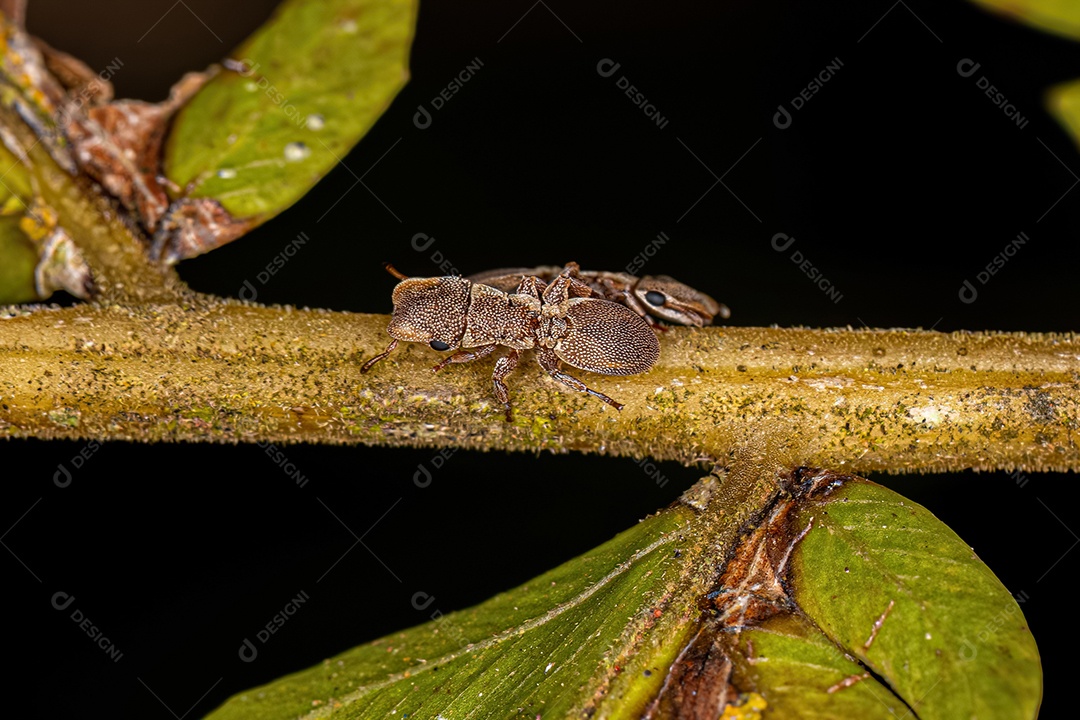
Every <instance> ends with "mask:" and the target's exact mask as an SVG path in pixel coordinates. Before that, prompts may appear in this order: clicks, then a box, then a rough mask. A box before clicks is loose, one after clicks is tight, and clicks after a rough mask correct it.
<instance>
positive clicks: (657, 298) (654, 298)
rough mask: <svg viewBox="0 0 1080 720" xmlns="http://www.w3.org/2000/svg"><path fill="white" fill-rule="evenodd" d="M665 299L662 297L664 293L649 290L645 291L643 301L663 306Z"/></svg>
mask: <svg viewBox="0 0 1080 720" xmlns="http://www.w3.org/2000/svg"><path fill="white" fill-rule="evenodd" d="M666 299H667V298H665V297H664V293H659V292H656V291H655V290H650V291H649V292H647V293H645V302H647V303H649V304H650V305H652V306H653V307H663V306H664V302H665V300H666Z"/></svg>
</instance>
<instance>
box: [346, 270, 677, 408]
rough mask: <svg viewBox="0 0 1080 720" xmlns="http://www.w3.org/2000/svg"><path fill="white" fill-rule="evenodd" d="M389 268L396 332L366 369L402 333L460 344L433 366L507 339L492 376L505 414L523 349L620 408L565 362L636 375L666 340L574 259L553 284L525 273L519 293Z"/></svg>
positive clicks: (466, 358) (564, 379) (409, 338)
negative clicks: (582, 276) (579, 275)
mask: <svg viewBox="0 0 1080 720" xmlns="http://www.w3.org/2000/svg"><path fill="white" fill-rule="evenodd" d="M573 267H576V265H574V266H573ZM386 268H387V270H389V271H390V273H391V274H392V275H394V277H396V278H398V279H400V280H401V282H400V283H398V284H397V286H396V287H395V288H394V294H393V301H394V314H393V318H392V319H391V320H390V325H388V326H387V328H386V332H387V333H388V334H389V335H390V337H392V338H394V339H393V341H392V342H391V343H390V345H389V346H387V348H386V350H385V351H384V352H382V353H380V354H378V355H376V356H375V357H373V358H371V359H370V360H368V361H367V362H366V363H364V366H363V367H362V368H361V369H360V371H361V372H367V371H368V370H370V369H371V366H372V365H374V364H375V363H377V362H379V361H380V360H382V359H383V358H385V357H386V356H387V355H389V354H390V353H391V352H392V351H393V350H394V348H396V347H397V344H398V341H400V340H404V341H406V342H422V343H427V344H428V345H429V346H430V347H431V348H432V349H433V350H438V351H440V352H445V351H447V350H454V351H455V352H454V354H453V355H450V356H449V357H447V358H445V359H443V361H442V362H440V363H439V364H438V365H436V366H435V367H433V368H432V370H434V371H435V372H438V371H439V370H442V369H443V368H444V367H446V366H447V365H448V364H450V363H465V362H472V361H473V360H479V359H480V358H483V357H486V356H488V355H490V354H491V353H492V352H493V351H494V350H495V348H496V347H497V346H499V345H504V346H506V347H508V348H510V352H508V353H507V354H506V355H504V356H503V357H501V358H499V360H498V361H497V362H496V363H495V372H494V373H493V374H492V380H493V381H494V383H495V396H496V397H498V398H499V402H501V403H502V404H503V407H504V408H506V419H507V420H510V419H511V413H510V395H509V393H508V392H507V389H506V384H505V383H503V380H504V379H505V378H506V376H507V375H509V374H510V373H511V372H512V371H513V370H514V368H515V367H517V364H518V361H519V360H520V357H521V352H522V351H524V350H533V351H535V352H536V359H537V361H538V362H539V363H540V367H542V368H544V370H546V371H547V373H548V374H549V375H551V377H553V378H555V379H556V380H558V381H559V382H561V383H562V384H564V385H566V386H567V387H570V388H573V389H574V390H577V391H578V392H585V393H589V394H590V395H592V396H594V397H597V398H599V399H601V400H603V401H604V402H606V403H607V404H608V405H611V406H612V407H614V408H616V409H618V410H621V409H622V407H623V406H622V404H621V403H618V402H616V401H615V400H612V399H611V398H610V397H608V396H607V395H604V394H603V393H601V392H597V391H596V390H593V389H592V388H590V387H588V386H587V385H585V383H583V382H581V381H580V380H578V379H577V378H575V377H572V376H570V375H567V374H566V373H564V372H562V370H561V369H560V367H561V364H562V363H566V364H568V365H572V366H573V367H576V368H578V369H581V370H587V371H589V372H595V373H599V374H601V375H635V374H637V373H641V372H645V371H646V370H648V369H649V368H651V367H652V366H653V364H654V363H655V362H656V360H657V358H659V357H660V343H658V342H657V340H656V335H655V333H653V332H652V330H650V329H649V325H648V324H647V323H646V322H645V321H644V320H643V319H642V318H641V317H640V316H638V315H636V314H635V313H634V312H632V311H631V310H629V309H627V308H626V307H625V306H623V305H619V304H618V303H614V302H610V301H608V300H604V299H601V298H597V297H593V291H592V289H591V288H590V287H589V286H588V285H586V284H584V283H583V282H582V281H580V280H578V279H576V278H574V277H573V272H574V271H573V268H572V267H570V266H568V267H567V268H566V269H564V270H563V271H562V272H560V273H559V274H558V275H557V276H556V277H555V278H554V279H553V280H552V281H551V282H550V283H545V282H544V281H543V280H541V279H540V278H538V277H535V276H529V277H524V278H519V283H518V285H517V287H516V288H515V292H513V293H507V292H503V291H502V290H498V289H496V288H493V287H490V286H488V285H483V284H480V283H475V282H472V281H470V280H467V279H466V278H462V277H435V278H409V277H406V276H405V275H402V274H401V273H399V272H398V271H397V270H395V269H394V268H393V267H392V266H390V265H387V266H386ZM469 348H477V349H475V350H470V349H469Z"/></svg>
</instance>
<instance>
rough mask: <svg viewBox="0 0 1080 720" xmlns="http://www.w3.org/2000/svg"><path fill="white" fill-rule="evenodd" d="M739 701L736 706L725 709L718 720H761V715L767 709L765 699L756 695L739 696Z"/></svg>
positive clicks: (767, 704) (767, 705)
mask: <svg viewBox="0 0 1080 720" xmlns="http://www.w3.org/2000/svg"><path fill="white" fill-rule="evenodd" d="M739 701H740V702H739V703H738V704H737V705H728V706H727V707H725V708H724V714H723V715H721V716H720V720H761V713H762V712H763V711H764V710H765V708H767V707H769V703H767V702H766V701H765V698H763V697H762V696H761V695H758V694H757V693H749V694H747V695H740V696H739Z"/></svg>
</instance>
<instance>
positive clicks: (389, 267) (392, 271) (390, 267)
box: [383, 262, 409, 280]
mask: <svg viewBox="0 0 1080 720" xmlns="http://www.w3.org/2000/svg"><path fill="white" fill-rule="evenodd" d="M383 267H384V268H386V272H388V273H390V274H391V275H393V276H394V277H396V278H397V279H398V280H408V279H409V276H408V275H404V274H402V272H401V271H400V270H398V269H397V268H396V267H394V266H393V265H391V264H390V263H388V262H385V263H383Z"/></svg>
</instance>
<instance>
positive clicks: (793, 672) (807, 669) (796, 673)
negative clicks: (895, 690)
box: [729, 614, 908, 720]
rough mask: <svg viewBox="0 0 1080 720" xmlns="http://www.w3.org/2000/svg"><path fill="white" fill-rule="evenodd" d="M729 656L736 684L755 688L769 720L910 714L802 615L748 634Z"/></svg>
mask: <svg viewBox="0 0 1080 720" xmlns="http://www.w3.org/2000/svg"><path fill="white" fill-rule="evenodd" d="M729 657H731V658H732V660H733V661H734V664H735V669H734V672H733V675H732V683H733V684H734V685H735V686H736V687H740V688H755V690H754V692H755V694H756V695H757V696H758V697H760V698H761V699H762V701H763V702H764V704H765V706H766V707H767V708H768V711H769V712H768V714H767V715H766V716H767V717H782V718H860V720H877V719H878V718H880V719H881V720H886V719H889V720H896V718H900V717H904V715H905V714H906V713H907V711H908V709H907V708H906V707H904V705H903V703H901V702H900V701H899V699H897V698H896V697H895V696H894V695H893V694H892V692H891V691H890V690H889V688H887V687H885V686H883V685H882V684H881V683H879V682H878V681H877V680H876V679H874V678H872V677H870V678H868V677H864V675H865V668H863V667H862V666H860V665H859V664H858V663H856V662H855V661H853V660H852V659H851V658H849V657H847V656H845V655H844V653H843V652H841V651H840V649H839V648H837V647H836V645H834V644H833V643H832V641H831V640H829V639H828V638H827V637H826V636H825V635H824V634H823V633H822V632H821V630H819V629H818V628H817V627H815V626H814V625H813V624H812V623H810V622H809V621H808V620H807V619H806V618H805V617H803V616H802V615H797V614H796V615H780V616H777V617H773V618H771V619H769V620H767V621H765V622H764V623H763V624H762V625H760V626H758V627H754V628H749V629H747V630H744V631H743V632H742V633H741V634H740V635H739V639H738V642H737V647H736V648H734V649H733V650H732V651H731V652H730V653H729Z"/></svg>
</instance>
